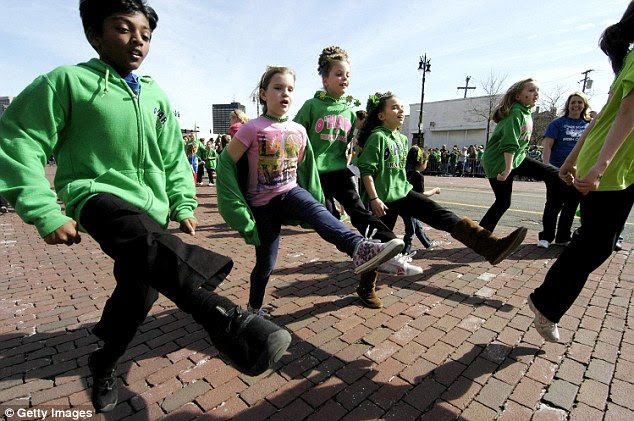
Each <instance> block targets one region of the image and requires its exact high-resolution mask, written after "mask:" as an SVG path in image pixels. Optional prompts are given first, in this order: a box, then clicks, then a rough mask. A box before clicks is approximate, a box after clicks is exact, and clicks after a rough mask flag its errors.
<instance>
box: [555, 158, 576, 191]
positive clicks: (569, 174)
mask: <svg viewBox="0 0 634 421" xmlns="http://www.w3.org/2000/svg"><path fill="white" fill-rule="evenodd" d="M576 176H577V167H575V166H574V164H569V163H567V162H564V164H563V165H562V166H561V168H559V178H561V179H562V180H564V182H565V183H566V184H567V185H569V186H572V183H574V182H575V177H576Z"/></svg>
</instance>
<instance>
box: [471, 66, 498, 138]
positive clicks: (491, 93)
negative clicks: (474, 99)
mask: <svg viewBox="0 0 634 421" xmlns="http://www.w3.org/2000/svg"><path fill="white" fill-rule="evenodd" d="M506 77H507V75H498V74H496V73H493V70H491V72H490V73H489V76H488V77H487V78H486V79H484V80H479V81H478V83H479V84H480V86H481V87H482V90H483V91H484V92H485V93H486V95H485V97H486V101H484V103H479V104H474V106H473V107H472V109H471V110H470V111H471V113H472V114H473V115H474V116H475V117H476V119H477V121H482V120H485V121H486V122H487V127H486V140H485V143H487V142H488V141H489V135H490V132H491V121H492V120H491V114H493V109H494V108H495V106H496V105H497V103H498V101H499V100H500V95H501V91H502V85H503V84H504V82H505V81H506Z"/></svg>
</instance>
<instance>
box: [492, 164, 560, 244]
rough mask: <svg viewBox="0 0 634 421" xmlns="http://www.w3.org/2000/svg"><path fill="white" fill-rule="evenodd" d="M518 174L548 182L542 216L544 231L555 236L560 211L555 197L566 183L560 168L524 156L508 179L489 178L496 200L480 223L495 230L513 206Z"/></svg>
mask: <svg viewBox="0 0 634 421" xmlns="http://www.w3.org/2000/svg"><path fill="white" fill-rule="evenodd" d="M516 175H522V176H525V177H530V178H535V179H537V180H541V181H544V182H545V183H546V207H545V208H544V215H543V217H542V225H543V230H544V231H543V232H547V233H550V232H552V235H553V236H554V235H555V227H556V226H557V214H558V213H559V209H558V208H557V206H556V203H557V200H556V199H555V198H556V197H557V196H560V195H561V192H562V191H563V189H564V187H565V186H566V183H564V182H563V181H562V180H561V179H560V178H559V170H558V169H557V168H555V167H553V166H552V165H546V164H544V163H542V162H539V161H536V160H534V159H532V158H528V157H526V158H524V160H523V161H522V163H521V164H520V166H519V167H517V168H515V169H514V170H513V171H511V173H510V174H509V176H508V177H507V178H506V180H504V181H498V180H497V178H489V184H491V188H492V189H493V193H494V194H495V202H493V204H492V205H491V207H490V208H489V210H488V211H487V213H486V214H485V215H484V217H483V218H482V220H481V221H480V225H481V226H482V227H483V228H486V229H488V230H489V231H491V232H493V230H494V229H495V227H496V225H497V224H498V222H499V221H500V219H501V218H502V215H504V212H506V210H507V209H508V208H510V207H511V194H512V193H513V177H514V176H516ZM541 239H542V238H541V237H540V240H541ZM551 241H552V240H551Z"/></svg>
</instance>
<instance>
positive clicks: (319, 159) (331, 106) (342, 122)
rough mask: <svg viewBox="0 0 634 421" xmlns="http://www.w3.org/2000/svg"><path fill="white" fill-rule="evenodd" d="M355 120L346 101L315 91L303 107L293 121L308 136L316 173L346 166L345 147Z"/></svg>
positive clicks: (352, 131)
mask: <svg viewBox="0 0 634 421" xmlns="http://www.w3.org/2000/svg"><path fill="white" fill-rule="evenodd" d="M356 121H357V115H356V114H355V112H354V111H353V109H352V108H350V107H349V106H348V100H347V99H346V98H333V97H331V96H330V95H328V94H327V93H326V92H325V91H317V92H316V93H315V97H314V98H311V99H309V100H308V101H306V102H305V103H304V105H302V108H300V110H299V112H298V113H297V115H296V116H295V122H297V123H299V124H301V125H302V126H304V128H305V129H306V132H307V133H308V140H309V141H310V144H311V145H312V147H313V151H314V152H315V163H316V164H317V171H319V174H322V173H327V172H332V171H339V170H344V169H346V168H347V167H348V163H347V161H346V147H347V146H348V142H349V141H351V140H352V136H353V135H354V130H353V127H354V123H355V122H356Z"/></svg>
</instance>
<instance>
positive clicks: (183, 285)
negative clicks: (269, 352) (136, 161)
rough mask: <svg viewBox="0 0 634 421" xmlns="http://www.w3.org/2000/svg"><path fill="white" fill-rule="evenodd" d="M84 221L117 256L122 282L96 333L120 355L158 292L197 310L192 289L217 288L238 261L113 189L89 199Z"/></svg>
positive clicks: (116, 272)
mask: <svg viewBox="0 0 634 421" xmlns="http://www.w3.org/2000/svg"><path fill="white" fill-rule="evenodd" d="M80 220H81V225H82V226H83V227H84V228H85V229H86V231H87V232H88V234H90V235H91V236H92V237H93V238H94V239H95V240H96V241H97V242H98V243H99V245H100V246H101V249H102V250H103V251H104V252H105V253H106V254H107V255H108V256H110V257H111V258H112V259H114V276H115V280H116V282H117V285H116V287H115V289H114V291H113V293H112V295H111V296H110V298H109V299H108V301H107V302H106V305H105V307H104V310H103V314H102V315H101V320H100V321H99V322H98V323H97V324H96V325H95V327H94V329H93V333H94V334H95V335H97V337H99V338H100V339H102V340H103V341H104V342H105V343H106V344H107V345H108V346H110V348H111V349H117V350H118V351H119V353H120V354H123V352H124V351H125V348H126V347H127V345H128V344H129V343H130V341H132V338H133V337H134V335H135V334H136V331H137V329H138V328H139V326H140V325H141V323H143V320H145V317H146V316H147V314H148V312H149V311H150V309H151V308H152V304H153V303H154V301H156V299H157V298H158V292H160V293H162V294H163V295H165V296H166V297H167V298H169V299H170V300H172V301H174V303H175V304H176V305H177V306H178V307H179V308H180V309H181V310H183V311H185V312H187V313H192V312H193V310H194V309H193V308H192V306H193V304H192V302H193V300H192V299H191V295H192V291H194V290H195V289H196V288H198V287H200V286H203V284H204V286H205V287H206V288H209V289H213V288H215V287H216V286H218V285H219V284H220V282H222V280H223V279H224V278H225V277H226V276H227V275H228V274H229V272H230V271H231V268H232V266H233V262H232V261H231V259H230V258H228V257H225V256H222V255H220V254H217V253H214V252H212V251H209V250H206V249H204V248H202V247H199V246H195V245H190V244H186V243H184V242H183V241H181V240H180V238H178V237H176V236H175V235H172V234H170V233H168V232H167V231H165V230H164V229H163V228H161V226H160V225H158V224H157V223H156V221H154V220H153V219H152V218H150V217H149V216H148V215H147V214H146V213H145V212H143V211H141V210H140V209H138V208H136V207H134V206H132V205H131V204H129V203H128V202H126V201H124V200H122V199H120V198H118V197H116V196H114V195H112V194H107V193H101V194H98V195H97V196H95V197H93V198H91V199H90V200H88V202H86V204H85V205H84V207H83V209H82V212H81V217H80ZM157 291H158V292H157Z"/></svg>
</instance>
